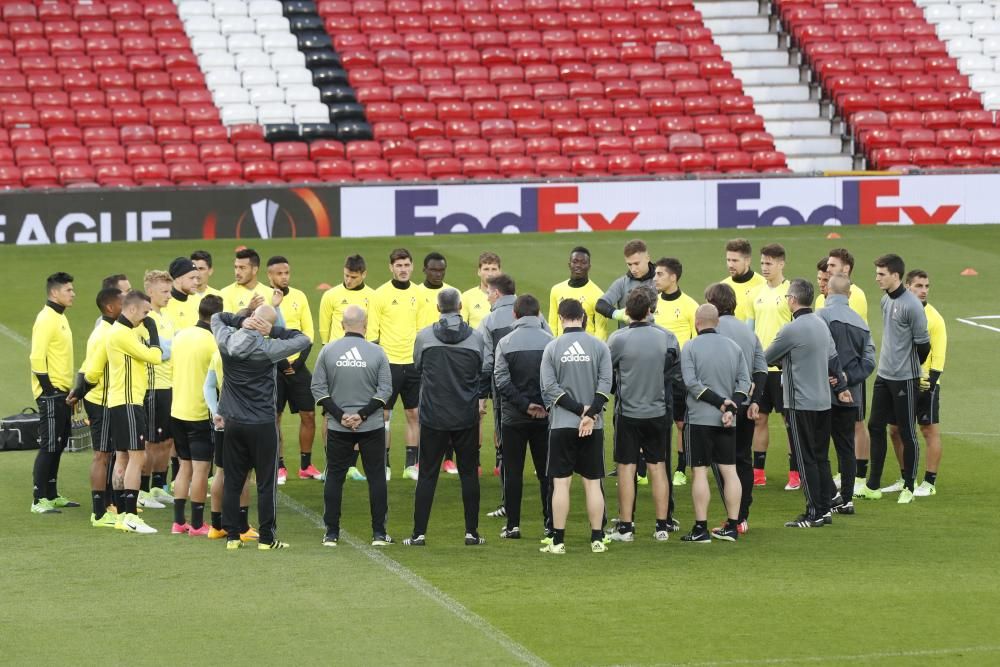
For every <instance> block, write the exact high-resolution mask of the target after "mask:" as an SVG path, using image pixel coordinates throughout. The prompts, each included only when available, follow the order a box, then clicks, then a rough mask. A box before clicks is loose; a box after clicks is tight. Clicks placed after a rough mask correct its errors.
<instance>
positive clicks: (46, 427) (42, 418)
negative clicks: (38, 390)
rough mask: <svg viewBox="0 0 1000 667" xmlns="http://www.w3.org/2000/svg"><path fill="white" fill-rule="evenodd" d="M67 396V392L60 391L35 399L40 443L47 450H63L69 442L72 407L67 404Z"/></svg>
mask: <svg viewBox="0 0 1000 667" xmlns="http://www.w3.org/2000/svg"><path fill="white" fill-rule="evenodd" d="M66 396H67V394H66V393H65V392H60V393H58V394H53V395H51V396H39V397H38V398H37V399H35V403H36V404H37V405H38V444H39V447H40V448H42V449H44V450H46V451H49V452H61V451H63V450H64V449H66V445H68V444H69V436H70V432H71V430H72V424H71V422H70V416H71V415H72V408H70V407H69V406H68V405H66Z"/></svg>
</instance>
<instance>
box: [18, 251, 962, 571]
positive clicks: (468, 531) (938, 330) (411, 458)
mask: <svg viewBox="0 0 1000 667" xmlns="http://www.w3.org/2000/svg"><path fill="white" fill-rule="evenodd" d="M725 258H726V267H727V271H728V274H729V275H728V276H727V277H726V278H725V279H724V280H721V281H720V282H717V283H713V284H711V285H709V286H708V287H707V288H706V289H705V291H704V295H703V298H702V299H700V300H696V299H695V298H693V297H692V296H690V295H689V294H686V293H684V292H683V291H682V290H681V288H680V281H681V278H682V274H683V266H682V264H681V262H680V261H679V260H678V259H675V258H670V257H664V258H661V259H659V260H657V261H656V262H653V261H651V258H650V254H649V251H648V248H647V246H646V244H645V243H644V242H642V241H639V240H633V241H629V242H628V243H627V244H625V247H624V259H625V264H626V271H625V273H624V274H623V275H622V276H620V277H619V278H617V279H616V280H615V281H614V282H613V283H612V284H611V285H610V287H609V288H608V289H607V290H604V289H601V288H600V287H598V286H597V285H596V284H595V283H594V282H593V281H592V280H591V279H590V269H591V256H590V252H589V251H588V250H587V249H586V248H584V247H576V248H573V250H572V251H571V252H570V255H569V263H568V270H569V278H568V279H567V280H565V281H563V282H560V283H558V284H556V285H554V286H553V287H552V289H551V291H550V294H549V307H548V311H547V313H545V314H543V313H542V303H541V302H540V300H539V299H538V298H537V297H535V296H533V295H531V294H518V293H517V289H516V284H515V281H514V279H513V278H512V277H511V276H509V275H507V274H504V273H503V272H502V269H501V260H500V257H499V256H498V255H496V254H495V253H491V252H484V253H482V254H481V255H480V256H479V262H478V276H479V284H478V285H476V286H475V287H473V288H471V289H469V290H467V291H465V292H459V291H458V290H456V289H454V288H452V287H451V286H449V285H448V284H447V283H446V282H445V276H446V272H447V260H446V258H445V257H444V256H443V255H441V254H440V253H436V252H434V253H430V254H428V255H427V256H426V257H425V258H424V261H423V274H424V280H423V281H422V282H420V283H417V282H414V281H413V279H412V278H413V273H414V269H415V266H414V261H413V257H412V256H411V254H410V253H409V251H407V250H406V249H402V248H400V249H396V250H394V251H392V253H390V255H389V269H390V272H391V278H390V279H389V280H388V281H387V282H385V283H384V284H382V285H381V286H380V287H378V288H377V289H373V288H372V287H370V286H368V285H367V284H366V279H367V264H366V262H365V259H364V258H362V257H361V256H359V255H352V256H350V257H348V258H347V259H346V261H345V263H344V268H343V281H342V283H341V284H339V285H337V286H335V287H333V288H331V289H329V290H328V291H327V292H326V293H325V294H324V295H323V297H322V300H321V303H320V308H319V315H318V322H317V324H318V329H319V331H318V339H317V338H316V333H317V332H316V331H315V327H314V323H313V318H312V314H311V312H310V308H309V303H308V300H307V298H306V295H305V294H304V293H303V292H302V291H301V290H298V289H296V288H294V287H291V285H290V277H291V270H290V263H289V261H288V259H287V258H285V257H282V256H274V257H271V258H270V259H269V260H268V261H267V263H266V283H267V284H265V281H264V280H263V276H259V273H260V269H261V258H260V256H259V255H258V254H257V253H256V252H255V251H254V250H252V249H247V248H241V249H240V250H238V251H237V252H236V255H235V258H234V275H235V281H234V282H233V283H232V284H231V285H229V286H227V287H225V288H224V289H222V290H215V289H213V288H211V287H209V284H208V283H209V278H210V277H211V275H212V272H213V267H212V257H211V255H210V254H209V253H207V252H205V251H196V252H194V253H192V254H191V256H190V257H178V258H176V259H175V260H173V261H172V262H171V263H170V264H169V267H168V270H167V271H162V270H150V271H147V272H146V274H145V275H144V277H143V289H142V290H138V289H134V288H133V287H132V285H131V284H130V282H129V281H128V279H127V277H126V276H124V275H121V274H118V275H112V276H109V277H108V278H106V279H105V280H104V283H103V285H102V288H101V290H100V291H99V292H98V294H97V298H96V304H97V307H98V310H99V311H100V318H99V319H98V320H97V322H96V325H95V327H94V329H93V331H92V332H91V333H90V335H89V338H88V341H87V353H86V359H85V360H84V362H83V364H82V365H81V366H80V367H79V368H77V367H76V366H75V365H74V361H73V338H72V332H71V330H70V326H69V322H68V320H67V318H66V315H65V310H66V308H68V307H71V306H72V305H73V303H74V300H75V290H74V285H73V277H72V276H70V275H69V274H67V273H55V274H52V275H51V276H49V278H48V280H47V294H48V299H47V301H46V304H45V306H44V307H43V308H42V310H41V312H40V313H39V314H38V316H37V318H36V320H35V324H34V327H33V329H32V340H31V355H30V363H31V373H32V377H31V381H32V389H33V392H34V396H35V398H36V401H37V404H38V410H39V414H40V426H39V439H40V448H39V451H38V454H37V457H36V460H35V465H34V471H33V482H34V490H33V494H34V495H33V502H32V506H31V511H32V512H34V513H38V514H48V513H54V512H59V511H61V509H62V508H66V507H78V506H79V504H78V503H75V502H73V501H71V500H69V499H67V498H65V497H64V496H62V495H61V494H60V493H59V490H58V472H59V462H60V457H61V454H62V452H63V450H64V449H65V447H66V445H67V443H68V441H69V438H70V434H71V415H72V412H73V411H74V410H75V409H79V408H80V407H81V406H79V405H78V404H79V403H80V402H82V409H83V410H84V411H85V413H86V417H87V421H88V422H89V428H90V434H91V441H92V445H93V452H94V454H93V462H92V464H91V467H90V481H91V490H92V493H91V498H92V505H93V508H92V514H91V517H90V521H91V524H92V525H93V526H95V527H98V528H115V529H117V530H120V531H125V532H133V533H140V534H150V533H156V532H157V530H156V529H155V528H153V527H152V526H150V525H149V524H148V523H147V522H146V521H145V520H144V518H143V517H142V516H141V514H143V513H144V511H145V510H151V509H164V508H165V507H166V506H167V505H172V507H173V512H174V520H173V524H172V527H171V532H172V533H173V534H186V535H189V536H199V537H200V536H204V537H207V538H209V539H219V540H224V541H225V544H226V548H227V549H239V548H242V547H243V546H244V544H246V543H249V542H253V541H256V542H257V546H258V548H259V549H262V550H270V549H282V548H286V547H287V546H288V544H287V543H285V542H282V541H280V540H279V539H277V521H276V507H277V490H276V487H277V486H278V485H281V484H284V483H285V481H286V479H287V475H288V472H287V469H286V466H285V462H284V456H283V449H284V442H283V441H282V436H281V417H282V414H283V413H284V411H285V408H286V406H287V407H288V409H289V411H291V412H292V413H297V414H298V415H299V431H298V439H299V449H300V461H299V469H298V476H299V478H300V479H317V480H322V481H323V483H324V516H323V518H324V523H325V526H326V532H325V535H324V538H323V541H322V544H323V545H324V546H330V547H335V546H336V545H337V544H338V542H339V539H340V518H341V509H342V497H343V487H344V484H345V481H346V480H348V479H350V480H355V481H367V484H368V492H369V504H370V513H371V529H372V542H371V543H372V545H374V546H386V545H389V544H392V543H393V539H392V538H391V537H390V536H389V534H388V532H387V530H386V517H387V514H388V491H387V489H388V482H389V481H390V480H391V478H392V469H391V467H390V465H389V460H390V459H389V451H390V430H389V425H390V423H391V417H392V411H393V409H394V407H395V406H396V404H397V403H398V402H400V401H401V402H402V407H403V410H404V413H405V422H406V429H405V436H404V437H405V440H404V443H403V444H404V447H405V464H404V467H403V477H404V478H405V479H407V480H414V481H415V482H416V488H415V493H414V509H413V529H412V532H411V534H410V536H409V537H407V538H405V539H404V540H402V543H403V544H404V545H407V546H423V545H425V544H426V543H427V532H428V525H429V521H430V514H431V508H432V505H433V500H434V495H435V491H436V486H437V481H438V478H439V475H440V473H441V471H442V470H443V471H444V472H445V473H446V474H454V475H457V476H458V477H459V479H460V485H461V497H462V502H463V506H464V516H465V526H464V533H465V536H464V540H465V544H467V545H470V546H472V545H481V544H484V543H485V538H484V537H482V536H481V535H480V533H479V515H480V476H481V474H482V467H481V465H480V447H481V443H482V440H483V431H484V424H483V422H484V419H483V417H484V416H485V415H486V414H487V409H486V406H487V402H492V408H493V410H492V413H493V424H492V430H493V439H494V442H495V444H496V460H495V466H494V472H495V474H497V475H499V477H500V480H501V492H502V502H501V504H500V506H499V507H497V508H496V509H495V510H494V511H491V512H490V513H489V516H490V517H497V518H504V519H505V520H506V525H505V527H504V528H503V529H502V531H501V533H500V537H501V538H503V539H520V537H521V507H522V504H523V503H522V496H523V492H524V489H523V475H524V466H525V463H526V459H527V456H528V455H529V454H530V456H531V459H532V461H533V464H534V469H535V475H536V478H537V481H538V499H539V510H540V514H541V519H542V527H543V528H542V532H541V533H540V535H541V541H542V545H543V546H542V547H541V551H542V552H543V553H548V554H563V553H565V552H566V544H565V531H566V522H567V517H568V514H569V507H570V487H571V481H572V479H573V477H574V475H578V476H579V477H580V478H581V480H582V484H583V487H584V492H585V498H586V508H587V515H588V519H589V524H590V539H589V542H590V546H591V550H592V551H593V552H595V553H602V552H605V551H607V550H608V545H609V544H610V543H612V542H616V541H617V542H631V541H634V540H635V539H636V532H637V531H636V523H635V513H636V487H637V486H638V485H647V484H648V485H649V486H650V487H651V492H652V493H651V496H652V504H653V508H652V509H653V512H654V514H655V517H654V518H655V529H654V530H653V532H652V537H653V539H655V540H657V541H666V540H668V539H669V536H670V533H672V532H675V531H678V530H679V529H680V523H679V522H678V521H677V519H675V517H674V492H675V488H676V487H679V486H684V485H686V484H688V482H689V474H688V468H689V467H690V469H691V471H690V484H691V489H692V501H693V509H694V522H693V526H692V528H691V529H690V531H689V532H687V533H686V534H685V535H683V537H682V538H681V539H682V541H684V542H687V543H703V544H704V543H710V542H711V541H712V540H713V538H714V539H718V540H723V541H735V540H737V539H738V538H739V536H740V535H741V534H744V533H746V532H747V531H748V530H749V515H750V508H751V504H752V502H753V489H754V487H760V486H764V485H766V484H767V478H766V475H765V472H764V468H765V462H766V456H767V451H768V448H769V430H768V420H769V416H770V415H771V414H772V413H777V414H778V415H780V417H781V418H782V419H783V422H784V424H785V430H786V434H787V440H788V460H789V468H788V469H789V473H788V480H787V484H786V485H785V489H786V490H789V491H794V490H799V489H801V490H802V492H803V494H804V497H805V507H804V510H803V511H802V513H801V514H799V515H798V516H796V517H795V518H792V519H791V520H789V521H788V522H786V523H785V525H786V526H787V527H790V528H819V527H823V526H825V525H828V524H831V523H832V522H833V515H834V514H838V515H852V514H854V513H855V506H854V502H853V499H854V498H864V499H871V500H877V499H879V498H881V497H882V494H883V493H889V492H898V493H899V497H898V502H899V503H901V504H906V503H910V502H912V501H913V499H914V497H918V496H931V495H934V494H935V493H936V486H935V484H936V481H937V471H938V466H939V463H940V458H941V441H940V433H939V431H938V421H939V404H940V378H941V374H942V372H943V370H944V361H945V353H946V347H947V336H946V333H945V325H944V320H943V318H942V317H941V316H940V314H939V313H938V312H937V311H936V310H935V309H934V307H933V306H931V305H929V304H928V303H927V294H928V290H929V286H930V283H929V277H928V275H927V273H926V272H924V271H922V270H919V269H918V270H912V271H910V272H908V273H907V272H906V269H905V266H904V263H903V260H902V259H901V258H900V257H898V256H897V255H892V254H887V255H883V256H881V257H879V258H878V259H876V260H875V269H876V271H875V276H876V282H877V284H878V287H879V289H880V290H881V291H882V292H883V295H882V297H881V302H880V305H881V311H882V318H883V335H882V341H881V349H880V350H879V353H878V354H877V355H876V350H875V346H874V344H873V341H872V336H871V332H870V330H869V327H868V324H867V322H868V312H867V311H868V306H867V301H866V298H865V294H864V291H863V290H862V289H861V288H860V287H859V286H858V285H857V284H854V283H853V282H852V278H851V276H852V273H853V270H854V268H855V267H854V257H853V255H852V254H851V253H850V252H848V251H847V250H846V249H844V248H835V249H833V250H831V251H830V252H829V253H828V254H827V256H826V257H824V258H823V259H822V260H820V262H819V263H818V264H817V287H816V288H814V286H813V284H812V283H811V282H810V281H807V280H805V279H801V278H796V279H793V280H788V279H786V278H785V276H784V265H785V250H784V248H783V247H782V246H781V245H779V244H770V245H766V246H764V247H763V248H762V249H761V250H760V272H759V273H758V272H755V271H754V270H753V269H752V268H751V259H752V250H751V246H750V243H749V242H748V241H746V240H745V239H734V240H732V241H729V242H728V243H727V244H726V248H725ZM314 349H315V351H316V355H315V362H314V363H313V364H312V370H311V371H310V368H309V363H308V362H309V357H310V355H311V353H312V352H313V351H314ZM872 373H875V380H874V383H873V385H872V391H871V396H870V397H869V396H868V395H867V394H868V392H867V391H866V381H867V379H868V377H869V376H870V375H871V374H872ZM869 404H870V409H869ZM317 406H318V407H319V408H321V414H322V417H323V420H322V423H323V424H324V425H325V427H326V428H325V430H326V462H327V463H326V470H325V471H320V470H318V469H317V468H316V467H315V466H314V465H313V463H312V444H313V440H314V438H315V431H316V419H315V416H316V408H317ZM606 413H610V414H608V415H606ZM869 413H870V414H869ZM866 418H867V423H866V421H865V420H866ZM605 419H608V420H609V426H608V427H609V428H611V429H613V433H614V448H613V451H614V463H615V467H614V469H613V470H611V471H610V473H608V472H607V466H606V465H605V461H604V428H605ZM918 424H919V426H920V429H921V431H922V433H923V436H924V440H925V441H926V445H927V462H926V465H925V474H924V479H923V481H922V482H921V483H920V484H919V485H918V484H917V474H918V468H919V460H920V456H919V454H920V449H919V443H918V438H917V433H916V426H917V425H918ZM675 427H676V429H677V438H676V451H677V465H676V468H675V469H674V470H673V471H671V451H672V449H673V448H672V447H671V440H672V431H673V429H674V428H675ZM890 439H891V440H892V442H893V447H894V451H895V453H896V458H897V459H898V461H899V464H900V475H899V479H898V480H896V481H895V482H894V483H893V484H891V485H890V486H888V487H882V475H883V468H884V465H885V459H886V455H887V451H888V442H889V440H890ZM831 441H832V442H833V445H834V451H835V454H836V459H837V468H838V474H837V475H836V477H834V475H833V474H832V470H831V464H830V457H829V448H830V442H831ZM251 473H252V478H253V479H255V482H256V484H255V486H256V492H257V520H258V526H257V527H256V528H254V527H253V526H251V525H250V523H249V496H250V480H251ZM709 473H711V474H712V475H713V477H714V478H715V480H716V483H717V486H718V489H719V492H720V495H721V498H722V504H723V506H724V508H725V512H726V517H725V521H724V522H723V523H722V524H721V525H720V526H718V527H715V528H710V527H709V525H708V512H709V505H710V502H711V492H710V485H709ZM606 474H609V475H612V476H616V477H617V492H618V493H617V495H618V515H617V516H616V517H613V518H611V520H610V522H609V517H608V513H607V509H606V505H605V498H604V489H603V478H604V477H605V476H606ZM168 480H172V483H171V482H169V481H168ZM208 501H210V510H209V511H210V516H209V518H208V521H206V520H205V505H206V503H207V502H208ZM188 505H190V512H188ZM609 523H610V526H609Z"/></svg>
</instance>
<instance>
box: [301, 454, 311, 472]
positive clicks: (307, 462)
mask: <svg viewBox="0 0 1000 667" xmlns="http://www.w3.org/2000/svg"><path fill="white" fill-rule="evenodd" d="M312 464H313V455H312V452H299V469H300V470H305V469H306V468H308V467H309V466H311V465H312Z"/></svg>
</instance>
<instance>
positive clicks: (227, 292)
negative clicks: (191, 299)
mask: <svg viewBox="0 0 1000 667" xmlns="http://www.w3.org/2000/svg"><path fill="white" fill-rule="evenodd" d="M273 293H274V290H273V289H272V288H270V287H268V286H267V285H265V284H264V283H260V282H259V283H257V285H256V286H254V288H253V289H247V288H246V287H244V286H243V285H239V284H237V283H232V284H231V285H226V286H225V287H223V288H222V291H221V292H220V293H219V296H221V297H222V309H223V310H224V311H226V312H227V313H236V312H239V311H241V310H243V309H244V308H246V307H247V306H249V305H250V299H252V298H253V295H254V294H259V295H260V296H261V297H262V298H263V299H264V303H265V304H267V305H271V296H272V294H273Z"/></svg>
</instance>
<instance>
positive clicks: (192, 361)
mask: <svg viewBox="0 0 1000 667" xmlns="http://www.w3.org/2000/svg"><path fill="white" fill-rule="evenodd" d="M218 349H219V348H218V345H216V343H215V336H213V335H212V330H211V329H209V327H208V325H207V324H206V323H204V322H199V323H198V324H196V325H195V326H193V327H189V328H187V329H184V330H183V331H180V332H178V333H177V335H176V336H174V342H173V347H172V348H171V357H172V359H173V362H174V394H173V400H172V402H171V404H170V416H171V417H174V418H176V419H183V420H184V421H191V422H193V421H203V420H205V419H208V418H209V414H208V405H207V404H206V403H205V391H204V389H205V376H206V375H208V367H209V365H210V364H211V362H212V356H213V355H215V354H216V352H217V351H218ZM220 359H221V357H220Z"/></svg>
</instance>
